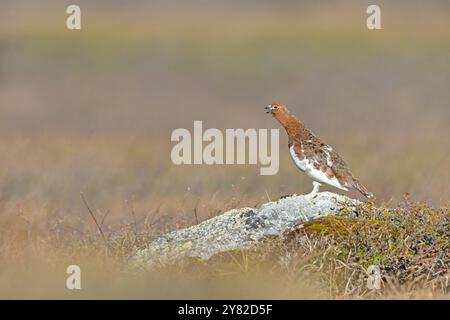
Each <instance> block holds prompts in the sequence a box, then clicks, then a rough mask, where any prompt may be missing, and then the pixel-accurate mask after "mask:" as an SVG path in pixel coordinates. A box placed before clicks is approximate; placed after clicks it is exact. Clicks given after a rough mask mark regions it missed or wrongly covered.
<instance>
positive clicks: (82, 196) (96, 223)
mask: <svg viewBox="0 0 450 320" xmlns="http://www.w3.org/2000/svg"><path fill="white" fill-rule="evenodd" d="M80 195H81V199H82V200H83V202H84V205H85V206H86V208H87V209H88V211H89V214H90V215H91V217H92V219H93V220H94V222H95V225H96V226H97V229H98V231H99V232H100V235H101V236H102V238H103V241H105V244H106V245H107V246H109V244H108V241H107V240H106V237H105V234H104V233H103V230H102V228H101V227H100V225H99V224H98V222H97V219H96V218H95V215H94V213H93V212H92V210H91V208H90V207H89V205H88V203H87V201H86V198H85V197H84V194H83V192H81V193H80Z"/></svg>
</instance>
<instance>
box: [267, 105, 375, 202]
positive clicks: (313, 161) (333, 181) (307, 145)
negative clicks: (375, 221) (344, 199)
mask: <svg viewBox="0 0 450 320" xmlns="http://www.w3.org/2000/svg"><path fill="white" fill-rule="evenodd" d="M265 109H266V112H267V113H271V114H272V115H273V116H274V117H275V119H277V120H278V122H279V123H281V125H282V126H283V127H284V128H285V129H286V132H287V135H288V138H289V141H288V146H289V153H290V155H291V158H292V160H293V161H294V163H295V165H296V166H297V167H298V168H299V169H300V170H301V171H303V172H304V173H306V174H307V175H308V176H309V177H310V178H311V179H312V180H313V190H312V191H311V193H309V195H310V196H314V195H315V194H316V193H317V192H318V191H319V187H320V186H321V185H322V183H325V184H328V185H330V186H333V187H336V188H338V189H341V190H344V191H349V190H350V189H352V188H355V189H356V190H358V191H359V192H361V193H362V194H363V195H364V196H365V197H367V198H369V199H370V198H372V197H373V194H372V193H370V192H369V191H368V190H367V189H366V188H365V187H364V186H363V185H362V184H361V183H360V182H359V181H358V180H357V179H356V178H355V177H353V175H352V173H351V172H350V169H349V167H348V166H347V164H346V163H345V161H344V160H343V159H342V158H341V157H340V156H339V154H338V153H337V152H336V151H334V150H333V148H332V147H330V146H329V145H327V144H325V143H323V142H322V141H321V140H320V139H319V138H318V137H316V136H315V135H314V134H313V133H312V132H311V131H310V130H308V129H307V128H306V127H305V126H304V125H303V124H302V123H301V122H300V121H299V120H298V119H297V118H296V117H295V116H294V115H293V114H291V113H290V112H289V110H288V108H287V107H286V106H285V105H282V104H278V103H272V104H270V105H268V106H267V107H266V108H265Z"/></svg>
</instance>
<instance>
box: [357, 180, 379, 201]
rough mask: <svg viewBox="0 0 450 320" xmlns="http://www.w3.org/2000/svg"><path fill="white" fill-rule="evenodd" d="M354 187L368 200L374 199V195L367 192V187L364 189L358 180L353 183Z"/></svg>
mask: <svg viewBox="0 0 450 320" xmlns="http://www.w3.org/2000/svg"><path fill="white" fill-rule="evenodd" d="M353 187H354V188H355V189H356V190H358V191H359V192H361V194H362V195H363V196H365V197H366V198H367V199H373V197H374V196H373V193H372V192H369V190H367V188H366V187H364V186H363V185H362V184H361V183H360V182H359V181H358V180H356V179H355V180H354V181H353Z"/></svg>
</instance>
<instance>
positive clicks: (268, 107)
mask: <svg viewBox="0 0 450 320" xmlns="http://www.w3.org/2000/svg"><path fill="white" fill-rule="evenodd" d="M264 110H266V113H270V111H272V106H271V105H270V104H269V105H268V106H266V107H265V108H264Z"/></svg>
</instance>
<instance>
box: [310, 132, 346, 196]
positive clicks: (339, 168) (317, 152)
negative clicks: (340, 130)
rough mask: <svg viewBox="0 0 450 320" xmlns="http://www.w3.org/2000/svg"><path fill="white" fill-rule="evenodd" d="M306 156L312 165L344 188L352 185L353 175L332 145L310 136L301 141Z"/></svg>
mask: <svg viewBox="0 0 450 320" xmlns="http://www.w3.org/2000/svg"><path fill="white" fill-rule="evenodd" d="M301 145H302V146H301V148H302V151H303V153H304V155H305V157H306V158H308V159H311V161H312V162H313V164H314V167H315V168H316V169H318V170H320V171H322V172H324V173H325V174H326V175H327V177H329V178H330V179H332V178H336V179H337V180H338V181H339V184H340V185H341V186H343V187H345V188H351V187H352V186H353V181H354V178H353V175H352V174H351V172H350V169H349V167H348V165H347V164H346V163H345V161H344V160H343V159H342V158H341V157H340V156H339V154H338V153H337V152H336V151H334V150H333V148H332V147H330V146H329V145H327V144H325V143H323V142H322V141H320V140H319V139H318V138H316V137H314V136H312V137H310V139H306V140H303V141H302V142H301Z"/></svg>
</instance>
